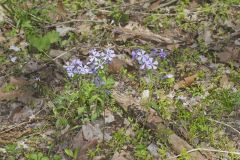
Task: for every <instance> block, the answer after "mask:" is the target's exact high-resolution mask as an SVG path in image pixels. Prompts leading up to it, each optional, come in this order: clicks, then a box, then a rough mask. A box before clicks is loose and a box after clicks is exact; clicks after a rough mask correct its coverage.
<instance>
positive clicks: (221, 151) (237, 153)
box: [168, 148, 240, 160]
mask: <svg viewBox="0 0 240 160" xmlns="http://www.w3.org/2000/svg"><path fill="white" fill-rule="evenodd" d="M197 151H207V152H217V153H226V154H235V155H240V152H231V151H224V150H217V149H207V148H195V149H191V150H189V151H187V152H186V153H193V152H197ZM181 155H182V154H179V155H176V156H173V157H170V158H168V160H170V159H175V158H178V157H180V156H181Z"/></svg>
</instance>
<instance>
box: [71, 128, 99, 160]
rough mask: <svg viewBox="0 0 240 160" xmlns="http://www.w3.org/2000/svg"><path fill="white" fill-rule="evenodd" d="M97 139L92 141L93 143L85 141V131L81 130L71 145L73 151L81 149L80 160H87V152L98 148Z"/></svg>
mask: <svg viewBox="0 0 240 160" xmlns="http://www.w3.org/2000/svg"><path fill="white" fill-rule="evenodd" d="M97 143H98V141H97V139H92V140H91V141H87V140H84V137H83V129H81V130H80V131H79V132H78V133H77V135H76V136H75V137H74V138H73V140H72V142H71V145H72V148H73V149H79V153H78V159H79V160H87V159H88V156H87V151H88V150H89V149H93V148H95V147H96V146H97Z"/></svg>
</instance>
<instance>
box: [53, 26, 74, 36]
mask: <svg viewBox="0 0 240 160" xmlns="http://www.w3.org/2000/svg"><path fill="white" fill-rule="evenodd" d="M71 31H75V28H72V27H66V26H57V27H56V32H58V33H59V35H60V36H61V37H64V36H66V35H67V34H68V33H69V32H71Z"/></svg>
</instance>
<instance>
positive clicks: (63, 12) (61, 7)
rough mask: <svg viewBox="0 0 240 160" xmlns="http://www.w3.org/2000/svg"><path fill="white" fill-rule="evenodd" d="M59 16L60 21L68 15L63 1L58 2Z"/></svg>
mask: <svg viewBox="0 0 240 160" xmlns="http://www.w3.org/2000/svg"><path fill="white" fill-rule="evenodd" d="M57 14H58V15H57V19H58V20H63V19H64V18H65V17H66V15H67V11H66V10H65V8H64V5H63V0H58V2H57Z"/></svg>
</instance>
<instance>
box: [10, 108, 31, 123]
mask: <svg viewBox="0 0 240 160" xmlns="http://www.w3.org/2000/svg"><path fill="white" fill-rule="evenodd" d="M32 115H33V110H32V109H31V108H29V107H27V106H23V107H22V106H19V107H17V108H15V109H14V110H13V111H12V112H11V115H10V117H9V120H10V121H12V122H21V121H24V120H27V119H28V118H29V117H30V116H32Z"/></svg>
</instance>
